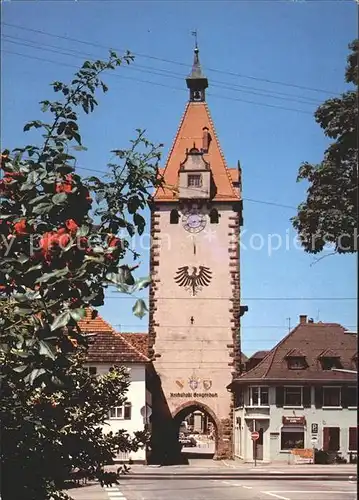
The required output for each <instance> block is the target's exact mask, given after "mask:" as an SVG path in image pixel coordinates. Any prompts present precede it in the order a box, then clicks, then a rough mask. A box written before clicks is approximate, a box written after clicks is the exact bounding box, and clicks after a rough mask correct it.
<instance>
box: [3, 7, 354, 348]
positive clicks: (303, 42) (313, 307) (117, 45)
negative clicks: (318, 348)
mask: <svg viewBox="0 0 359 500" xmlns="http://www.w3.org/2000/svg"><path fill="white" fill-rule="evenodd" d="M2 9H3V11H2V14H3V15H2V22H3V26H2V50H3V51H4V52H3V55H2V147H5V146H6V147H10V148H11V147H17V146H20V145H23V144H24V143H28V142H30V140H31V139H33V136H29V134H28V135H27V136H26V135H25V134H24V133H23V132H22V128H23V124H24V123H25V122H26V121H28V120H31V119H37V118H41V113H40V110H39V106H38V104H37V103H38V102H39V101H40V100H42V99H46V98H50V99H51V98H52V97H53V96H52V94H51V89H50V87H49V83H50V82H51V81H54V80H61V81H67V80H69V79H70V78H71V76H72V74H73V72H74V71H75V70H76V69H75V67H77V66H78V65H80V64H81V63H82V62H83V60H85V59H86V58H90V57H94V56H95V57H96V58H98V57H100V58H101V57H102V58H103V57H105V56H106V48H113V49H117V50H118V52H119V53H121V51H122V50H123V49H129V50H130V51H131V52H133V53H135V54H141V55H140V56H137V57H136V61H135V63H134V64H133V65H131V67H129V68H120V69H119V70H118V71H117V76H113V75H109V76H108V77H106V81H107V83H108V85H109V87H110V91H109V92H108V93H107V94H106V95H105V96H102V95H101V96H99V99H98V100H99V104H100V106H99V108H98V109H97V110H96V112H95V113H94V114H93V115H91V116H90V117H86V119H81V130H82V136H83V142H84V144H85V145H86V146H87V147H88V151H87V152H84V153H80V154H79V156H78V162H79V165H81V166H82V167H85V168H91V169H96V170H101V171H102V170H104V169H105V165H106V162H107V161H108V159H109V158H110V154H109V151H110V150H111V149H114V148H124V147H127V146H128V141H129V140H130V139H131V138H132V137H134V135H135V133H134V131H135V129H136V128H145V129H146V130H147V136H148V138H149V139H150V140H152V141H154V142H162V143H164V145H165V149H164V156H166V154H167V151H168V149H169V147H170V145H171V143H172V140H173V137H174V134H175V132H176V129H177V126H178V124H179V120H180V117H181V115H182V113H183V110H184V106H185V103H186V101H187V98H188V96H187V90H186V86H185V80H184V78H185V76H186V75H187V73H188V72H189V70H190V67H191V63H192V50H193V37H192V36H191V31H193V30H194V29H197V30H198V33H199V46H200V57H201V62H202V66H203V68H204V71H205V73H206V75H207V77H208V79H209V84H210V87H209V89H208V97H207V101H208V103H209V106H210V109H211V114H212V118H213V120H214V123H215V126H216V130H217V133H218V136H219V139H220V142H221V146H222V149H223V151H224V154H225V156H226V159H227V163H228V165H229V166H232V167H234V166H236V164H237V160H240V162H241V165H242V169H243V196H244V200H245V201H244V231H243V240H242V241H243V244H244V246H245V247H246V248H243V249H242V253H241V286H242V297H243V299H242V303H243V304H247V305H248V306H249V312H248V313H247V314H246V316H245V317H244V319H243V328H242V341H243V351H244V352H245V353H247V354H250V353H252V352H254V351H256V350H259V349H266V348H270V347H272V346H273V345H274V344H275V342H276V341H278V340H279V339H280V338H281V337H282V336H283V335H284V334H285V333H286V332H287V330H288V319H287V318H291V325H292V326H294V325H295V324H296V323H297V320H298V316H299V314H307V315H308V316H309V317H312V318H314V320H317V319H319V320H321V321H329V322H340V323H342V324H343V325H345V326H347V327H348V328H350V329H352V330H353V329H355V325H356V323H357V318H356V301H355V297H356V263H355V259H354V257H353V256H345V257H337V256H334V257H333V256H331V257H327V258H324V259H322V260H321V261H320V262H318V263H316V264H315V265H313V263H314V260H315V257H313V256H310V255H307V254H305V253H304V252H303V251H302V250H300V249H297V248H295V246H294V245H293V239H294V237H295V233H294V231H293V230H292V228H291V224H290V221H289V219H290V217H291V216H293V215H294V214H295V207H296V206H297V205H298V203H300V202H301V201H302V200H303V199H304V196H305V189H306V186H305V185H304V184H302V183H300V184H297V183H296V174H297V170H298V167H299V165H300V163H301V162H302V161H310V162H318V161H320V160H321V158H322V154H323V151H324V149H325V147H326V145H327V140H326V138H325V137H324V135H323V133H322V131H321V129H320V128H319V126H318V125H317V124H316V123H315V121H314V118H313V112H314V110H315V109H316V106H317V105H318V104H320V103H321V102H322V101H323V100H325V99H326V98H328V97H329V96H330V95H332V94H336V93H340V92H342V91H344V90H345V88H346V87H345V84H344V68H345V64H346V57H347V54H348V49H347V45H348V43H349V42H350V41H351V40H352V39H354V38H355V36H356V32H357V24H356V5H355V2H354V1H344V0H343V1H332V2H330V1H314V0H312V1H298V2H295V1H283V2H277V1H262V2H260V1H253V0H251V1H248V2H245V1H233V2H226V1H217V2H216V1H208V2H207V1H197V2H184V1H182V2H180V1H176V2H174V1H173V2H172V1H167V2H164V1H158V2H152V1H144V2H139V1H131V2H125V1H121V2H118V1H109V2H106V1H101V2H85V1H81V0H79V1H78V2H70V1H60V0H59V1H57V2H54V1H53V2H48V1H38V2H20V1H19V2H17V1H7V2H5V3H3V7H2ZM9 24H10V25H17V26H21V27H22V28H25V29H20V28H19V27H14V26H9ZM31 30H34V31H31ZM38 31H43V32H46V33H51V34H53V35H57V36H49V35H44V34H41V33H39V32H38ZM69 38H75V39H78V40H81V41H84V42H87V43H79V42H75V41H73V40H69ZM44 49H48V50H44ZM10 52H12V53H10ZM14 52H15V53H16V54H14ZM71 54H72V55H71ZM158 70H165V72H162V73H161V72H160V73H159V72H158ZM166 72H167V73H166ZM164 75H166V76H164ZM274 82H282V83H285V84H286V85H280V84H279V83H274ZM309 88H310V89H317V90H320V91H314V90H308V89H309ZM274 96H275V97H276V98H275V97H274ZM281 107H282V108H287V109H281ZM36 140H38V139H37V138H36V137H35V141H36ZM81 173H83V174H86V173H89V172H86V170H81ZM254 200H256V201H254ZM268 202H269V203H268ZM270 203H276V204H278V205H280V206H278V205H271V204H270ZM256 234H260V235H261V238H263V241H264V242H265V243H264V247H263V248H262V249H261V250H254V249H253V248H252V249H251V248H249V246H250V241H252V242H253V244H254V245H255V246H256V245H259V243H260V240H259V238H260V237H259V236H255V235H256ZM273 234H277V235H280V237H281V238H282V239H283V241H285V240H286V238H287V239H289V242H290V243H289V244H288V245H287V247H288V248H286V246H285V245H284V246H282V248H281V249H280V250H277V251H273V252H272V253H271V255H269V252H268V250H267V242H268V241H269V239H270V236H269V235H273ZM277 239H278V237H275V236H273V237H272V241H274V240H275V241H277ZM252 246H253V245H252ZM141 261H142V263H143V265H142V269H141V272H140V273H139V274H141V275H146V273H147V271H148V252H146V251H143V255H142V258H141ZM281 298H284V299H287V300H279V299H281ZM335 298H337V299H338V300H325V299H335ZM339 298H341V299H345V300H339ZM349 298H351V299H354V300H348V299H349ZM261 299H265V300H261ZM288 299H290V300H288ZM292 299H293V300H292ZM133 302H134V301H133V299H129V298H127V297H124V298H121V296H120V295H117V294H116V295H114V294H113V293H111V294H109V299H108V300H107V302H106V305H105V306H104V307H103V308H101V314H102V315H103V316H104V318H105V319H107V320H108V321H110V322H111V323H112V324H113V325H117V326H116V327H117V328H118V329H121V330H122V331H146V329H147V317H145V318H144V319H143V320H142V321H140V320H139V319H137V318H136V317H134V316H133V315H132V312H131V307H132V305H133ZM119 325H121V326H119Z"/></svg>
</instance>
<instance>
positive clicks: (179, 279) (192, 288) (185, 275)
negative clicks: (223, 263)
mask: <svg viewBox="0 0 359 500" xmlns="http://www.w3.org/2000/svg"><path fill="white" fill-rule="evenodd" d="M189 269H190V267H189V266H183V267H180V268H178V271H177V272H176V276H175V278H174V280H175V282H176V283H177V285H179V286H183V287H184V288H185V290H188V291H189V292H191V295H196V294H197V293H198V292H199V291H201V290H202V288H203V287H204V286H208V285H209V284H210V282H211V279H212V271H211V270H210V269H209V267H205V266H199V267H198V272H197V267H192V271H189Z"/></svg>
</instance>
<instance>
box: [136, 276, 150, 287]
mask: <svg viewBox="0 0 359 500" xmlns="http://www.w3.org/2000/svg"><path fill="white" fill-rule="evenodd" d="M150 284H151V278H150V277H149V276H146V277H144V278H139V279H137V280H136V282H135V290H143V289H144V288H147V287H148V286H149V285H150Z"/></svg>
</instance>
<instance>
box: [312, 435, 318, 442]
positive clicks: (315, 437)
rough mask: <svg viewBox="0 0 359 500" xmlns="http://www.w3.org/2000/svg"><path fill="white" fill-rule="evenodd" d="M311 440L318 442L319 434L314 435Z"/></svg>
mask: <svg viewBox="0 0 359 500" xmlns="http://www.w3.org/2000/svg"><path fill="white" fill-rule="evenodd" d="M311 442H312V444H315V443H317V442H318V436H312V439H311Z"/></svg>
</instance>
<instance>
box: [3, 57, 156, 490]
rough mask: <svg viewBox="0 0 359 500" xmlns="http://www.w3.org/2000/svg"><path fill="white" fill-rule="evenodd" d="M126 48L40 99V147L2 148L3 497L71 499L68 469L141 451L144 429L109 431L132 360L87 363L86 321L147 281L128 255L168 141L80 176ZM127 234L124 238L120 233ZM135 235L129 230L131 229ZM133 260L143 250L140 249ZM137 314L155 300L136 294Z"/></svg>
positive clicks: (94, 470) (140, 143)
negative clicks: (84, 133) (110, 76)
mask: <svg viewBox="0 0 359 500" xmlns="http://www.w3.org/2000/svg"><path fill="white" fill-rule="evenodd" d="M132 60H133V57H132V56H131V55H130V54H129V53H127V54H125V55H124V56H123V57H121V58H120V57H118V56H117V54H116V53H114V52H112V51H111V52H110V55H109V59H108V60H107V61H100V60H99V61H94V62H90V61H86V62H85V63H84V64H83V66H82V68H81V69H80V70H79V71H78V72H77V73H76V74H75V76H74V78H73V80H72V82H71V83H70V84H64V83H62V82H60V81H56V82H53V83H52V87H53V90H54V91H55V92H56V93H57V94H59V95H61V97H60V98H59V99H58V100H54V101H49V100H44V101H42V102H41V105H42V111H43V112H44V113H45V114H46V115H50V117H51V119H49V121H42V120H34V121H31V122H29V123H28V124H26V125H25V127H24V131H27V130H32V129H38V130H39V131H40V132H42V144H41V146H39V145H26V146H25V147H21V148H16V149H14V150H13V151H11V152H10V151H9V150H5V151H4V152H3V154H2V165H1V167H2V171H3V178H2V179H1V181H0V196H1V200H0V201H1V205H0V206H1V220H0V343H1V351H0V357H1V365H2V372H1V385H2V397H1V409H0V412H1V413H0V417H1V425H2V443H1V450H0V453H1V459H2V474H1V479H2V484H1V487H2V499H3V500H10V499H11V500H12V499H14V498H16V500H25V499H26V500H45V499H50V498H51V499H54V500H56V499H60V498H61V499H62V498H65V495H64V493H63V492H62V491H61V488H62V485H63V481H64V480H65V479H66V477H68V473H69V470H71V469H72V468H74V467H77V468H79V469H82V470H84V471H85V474H87V475H92V476H95V477H98V478H103V474H104V472H103V466H104V465H105V464H109V463H112V461H113V458H114V457H115V454H116V453H117V452H118V451H119V450H121V451H129V450H136V449H137V448H138V446H140V445H141V443H142V444H143V443H144V441H145V436H144V435H143V434H142V435H141V434H140V433H139V434H138V435H135V436H129V435H127V434H126V433H124V432H118V433H116V434H112V433H106V432H104V430H103V424H104V422H105V420H106V418H107V414H108V411H109V409H110V408H111V407H113V406H117V405H120V404H121V403H122V402H123V401H124V400H125V398H126V390H127V388H128V385H129V379H128V375H127V373H126V371H125V370H124V369H123V368H114V369H113V370H112V371H111V372H110V373H108V374H107V375H105V376H103V377H92V376H90V375H89V374H88V373H87V371H86V369H85V368H84V366H83V365H84V361H85V357H86V350H87V348H88V342H89V340H88V338H87V337H86V336H84V335H83V334H82V332H81V331H80V328H79V326H78V321H79V320H80V319H81V318H82V317H83V316H84V314H85V309H86V308H87V307H91V308H92V309H93V314H94V316H95V315H96V313H97V312H96V307H97V306H100V305H102V304H103V303H104V291H105V289H106V288H107V287H108V286H115V287H116V288H117V289H118V290H119V291H121V292H126V293H130V292H132V291H135V290H140V289H142V288H144V287H147V286H148V284H149V279H148V278H147V277H146V278H137V279H136V278H135V276H134V274H133V271H134V269H135V268H137V267H138V265H137V264H136V262H133V264H131V265H130V264H129V263H127V264H126V263H124V259H125V257H127V255H128V252H130V249H129V242H128V237H131V236H132V235H134V234H135V233H136V232H139V233H142V232H143V230H144V226H145V220H144V218H143V215H141V211H142V210H143V209H144V208H145V207H146V206H147V205H148V203H149V202H150V201H151V194H152V191H153V188H154V187H155V186H158V185H159V184H160V182H161V181H160V180H159V179H158V164H159V160H160V147H161V145H158V146H157V145H154V144H152V143H151V142H150V141H148V140H147V139H146V137H145V135H144V132H143V131H141V130H138V131H137V137H136V138H135V139H133V140H132V141H131V145H130V147H129V149H115V150H114V151H112V153H113V155H114V157H115V159H116V160H115V161H112V162H111V163H109V164H108V166H107V175H106V176H105V177H101V178H100V177H90V178H89V179H82V178H81V176H80V175H79V174H78V172H77V171H76V157H75V152H76V151H81V150H82V149H85V148H84V146H83V145H82V138H81V135H80V130H79V116H80V113H81V114H82V116H86V114H89V113H91V112H92V111H94V109H95V107H96V106H97V101H96V99H95V96H96V93H97V92H98V91H99V90H102V91H103V92H106V91H107V90H108V89H107V86H106V84H105V83H104V82H103V81H102V80H101V79H100V76H101V74H102V73H103V72H107V71H111V70H115V69H116V68H117V67H118V66H120V65H121V64H130V63H131V62H132ZM120 230H121V236H120V234H119V231H120ZM124 232H125V234H127V237H126V236H125V235H124V234H123V233H124ZM132 257H133V259H134V260H135V259H136V258H137V257H138V255H137V254H136V253H134V254H133V256H132ZM133 311H134V313H135V314H136V315H137V316H139V317H142V316H143V315H144V314H145V312H146V306H145V304H144V302H143V301H142V300H138V301H137V302H136V304H135V305H134V308H133Z"/></svg>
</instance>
